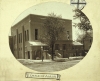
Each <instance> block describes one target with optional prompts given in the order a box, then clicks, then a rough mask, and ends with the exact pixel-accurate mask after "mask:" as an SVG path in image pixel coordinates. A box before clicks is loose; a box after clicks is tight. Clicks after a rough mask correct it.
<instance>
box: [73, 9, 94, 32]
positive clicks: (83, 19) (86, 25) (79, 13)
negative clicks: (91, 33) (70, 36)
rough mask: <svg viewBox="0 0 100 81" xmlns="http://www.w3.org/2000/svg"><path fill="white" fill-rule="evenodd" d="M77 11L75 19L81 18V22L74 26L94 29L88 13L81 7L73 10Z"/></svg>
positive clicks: (84, 29) (82, 28)
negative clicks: (87, 15)
mask: <svg viewBox="0 0 100 81" xmlns="http://www.w3.org/2000/svg"><path fill="white" fill-rule="evenodd" d="M73 11H74V12H75V15H74V16H73V17H74V19H79V20H80V22H78V23H74V25H73V26H74V27H78V28H79V29H81V30H83V31H85V32H87V31H88V30H92V26H91V23H90V21H89V19H88V18H87V17H86V15H85V14H84V13H83V12H82V11H81V10H79V9H75V10H73Z"/></svg>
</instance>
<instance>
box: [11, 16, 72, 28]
mask: <svg viewBox="0 0 100 81" xmlns="http://www.w3.org/2000/svg"><path fill="white" fill-rule="evenodd" d="M31 15H33V16H40V17H45V18H47V17H49V16H43V15H37V14H29V15H27V16H26V17H25V18H23V19H21V20H20V21H18V22H17V23H16V24H14V25H12V26H11V27H14V26H16V25H17V24H18V23H20V22H21V21H23V20H24V19H26V18H27V17H29V16H31ZM52 18H54V17H52ZM59 19H61V20H69V21H72V20H70V19H64V18H59Z"/></svg>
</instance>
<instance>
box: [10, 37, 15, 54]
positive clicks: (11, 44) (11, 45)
mask: <svg viewBox="0 0 100 81" xmlns="http://www.w3.org/2000/svg"><path fill="white" fill-rule="evenodd" d="M9 46H10V49H11V52H12V53H14V51H13V36H9Z"/></svg>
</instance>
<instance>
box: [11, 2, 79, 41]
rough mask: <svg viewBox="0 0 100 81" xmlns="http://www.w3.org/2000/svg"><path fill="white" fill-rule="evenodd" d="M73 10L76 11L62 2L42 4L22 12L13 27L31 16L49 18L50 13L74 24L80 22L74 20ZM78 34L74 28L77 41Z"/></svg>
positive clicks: (74, 38) (74, 37) (74, 36)
mask: <svg viewBox="0 0 100 81" xmlns="http://www.w3.org/2000/svg"><path fill="white" fill-rule="evenodd" d="M73 9H75V8H74V7H73V6H71V5H68V4H66V3H61V2H46V3H41V4H38V5H35V6H33V7H30V8H28V9H27V10H25V11H24V12H22V13H21V14H20V15H19V16H18V17H17V18H16V20H15V21H14V23H13V24H12V26H13V25H14V24H16V23H18V22H19V21H20V20H22V19H23V18H25V17H26V16H27V15H29V14H37V15H43V16H48V14H49V13H55V14H56V15H61V16H62V18H63V19H70V20H72V22H79V21H78V20H73V15H74V12H73ZM76 32H77V28H74V27H73V40H76V38H77V36H76Z"/></svg>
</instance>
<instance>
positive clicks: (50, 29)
mask: <svg viewBox="0 0 100 81" xmlns="http://www.w3.org/2000/svg"><path fill="white" fill-rule="evenodd" d="M43 30H44V33H43V34H42V35H41V39H40V40H41V41H42V42H45V43H46V44H48V45H49V46H50V48H51V53H52V60H53V56H54V44H55V42H56V41H57V40H58V39H60V37H61V35H62V34H65V29H64V26H63V21H62V20H61V16H60V15H59V16H57V15H56V14H54V13H50V14H48V17H47V18H46V19H45V21H44V24H43Z"/></svg>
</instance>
